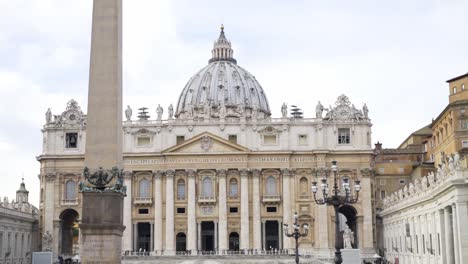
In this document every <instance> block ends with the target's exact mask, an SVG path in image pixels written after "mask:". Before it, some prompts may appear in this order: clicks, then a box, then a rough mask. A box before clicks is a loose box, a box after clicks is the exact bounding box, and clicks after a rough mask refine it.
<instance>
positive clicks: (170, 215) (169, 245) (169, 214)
mask: <svg viewBox="0 0 468 264" xmlns="http://www.w3.org/2000/svg"><path fill="white" fill-rule="evenodd" d="M174 174H175V172H174V170H167V171H166V247H165V249H164V255H174V254H175V250H174V245H175V241H174Z"/></svg>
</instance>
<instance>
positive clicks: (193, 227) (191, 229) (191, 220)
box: [187, 170, 197, 255]
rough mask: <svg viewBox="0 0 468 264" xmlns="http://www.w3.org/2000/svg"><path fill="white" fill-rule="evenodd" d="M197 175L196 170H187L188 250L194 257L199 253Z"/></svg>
mask: <svg viewBox="0 0 468 264" xmlns="http://www.w3.org/2000/svg"><path fill="white" fill-rule="evenodd" d="M195 175H196V172H195V171H194V170H187V176H188V195H187V198H188V204H187V250H188V251H190V252H191V254H192V255H194V254H196V253H197V218H196V214H197V213H196V212H197V206H196V191H195Z"/></svg>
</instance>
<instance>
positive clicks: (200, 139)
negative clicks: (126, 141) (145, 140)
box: [162, 132, 250, 154]
mask: <svg viewBox="0 0 468 264" xmlns="http://www.w3.org/2000/svg"><path fill="white" fill-rule="evenodd" d="M249 151H250V150H249V149H248V148H246V147H243V146H241V145H238V144H235V143H232V142H230V141H228V140H226V139H224V138H221V137H218V136H216V135H213V134H211V133H208V132H204V133H202V134H199V135H197V136H195V137H193V138H191V139H189V140H187V141H185V142H184V143H181V144H178V145H176V146H173V147H171V148H169V149H166V150H165V151H163V152H162V153H184V154H185V153H233V152H239V153H246V152H249Z"/></svg>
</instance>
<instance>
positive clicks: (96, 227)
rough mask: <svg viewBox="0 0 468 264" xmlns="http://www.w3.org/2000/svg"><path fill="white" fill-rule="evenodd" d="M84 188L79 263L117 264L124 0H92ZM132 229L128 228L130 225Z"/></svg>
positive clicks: (120, 219)
mask: <svg viewBox="0 0 468 264" xmlns="http://www.w3.org/2000/svg"><path fill="white" fill-rule="evenodd" d="M84 163H85V169H84V173H83V174H84V178H85V179H86V180H87V181H86V182H80V191H81V192H82V193H83V215H82V217H81V218H82V221H81V225H80V229H81V234H82V236H83V249H82V250H81V259H82V263H84V264H90V263H96V264H97V263H102V264H107V263H108V264H119V263H121V252H122V235H123V231H124V230H125V226H124V225H123V197H124V196H125V192H126V187H125V186H123V171H122V0H94V2H93V23H92V36H91V63H90V72H89V91H88V115H87V127H86V151H85V162H84ZM128 228H130V227H128Z"/></svg>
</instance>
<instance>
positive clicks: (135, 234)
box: [133, 223, 138, 251]
mask: <svg viewBox="0 0 468 264" xmlns="http://www.w3.org/2000/svg"><path fill="white" fill-rule="evenodd" d="M133 251H138V223H134V224H133Z"/></svg>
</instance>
